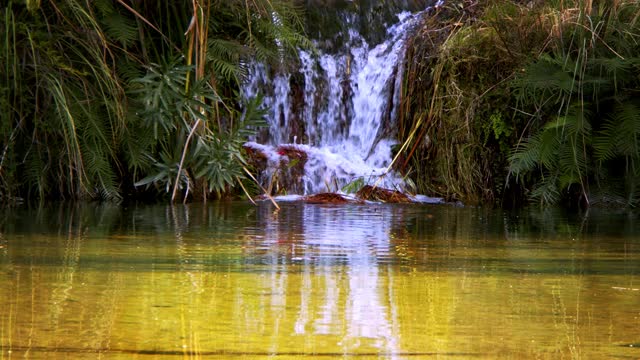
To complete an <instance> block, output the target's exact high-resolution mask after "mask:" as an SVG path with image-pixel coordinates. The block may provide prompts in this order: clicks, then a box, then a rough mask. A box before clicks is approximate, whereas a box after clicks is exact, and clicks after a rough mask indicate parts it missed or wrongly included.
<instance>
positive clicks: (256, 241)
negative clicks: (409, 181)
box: [0, 202, 640, 360]
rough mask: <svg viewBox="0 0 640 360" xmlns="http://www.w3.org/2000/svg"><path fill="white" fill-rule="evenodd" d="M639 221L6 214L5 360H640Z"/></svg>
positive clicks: (608, 216)
mask: <svg viewBox="0 0 640 360" xmlns="http://www.w3.org/2000/svg"><path fill="white" fill-rule="evenodd" d="M636 220H637V216H636V215H635V214H634V213H630V212H619V211H604V210H599V211H595V210H591V211H590V212H589V213H587V214H581V215H575V214H566V213H564V212H561V211H558V210H547V211H542V210H533V211H521V212H518V213H506V212H502V211H496V210H486V209H474V208H458V207H454V206H449V205H389V204H368V205H340V206H335V205H332V206H328V205H314V204H304V203H296V202H290V203H281V209H280V210H275V208H274V207H273V205H271V204H270V203H266V202H265V203H260V204H258V206H253V205H251V204H247V203H243V202H230V203H223V202H219V203H210V204H204V205H203V204H191V205H177V206H165V205H162V206H157V205H154V206H128V207H124V206H123V207H120V206H110V205H91V204H84V205H56V206H50V207H44V208H39V209H29V210H27V209H13V210H6V209H5V210H2V216H1V220H0V292H1V294H2V295H1V296H0V339H1V341H0V359H2V360H4V359H25V358H26V359H97V358H100V359H171V358H175V359H178V358H180V359H186V358H188V359H200V358H202V359H318V358H319V359H346V358H355V359H436V358H438V359H449V358H451V359H478V358H480V359H496V358H500V359H610V358H620V359H636V358H640V331H639V329H640V225H639V223H638V222H637V221H636Z"/></svg>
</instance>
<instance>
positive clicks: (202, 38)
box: [0, 0, 306, 201]
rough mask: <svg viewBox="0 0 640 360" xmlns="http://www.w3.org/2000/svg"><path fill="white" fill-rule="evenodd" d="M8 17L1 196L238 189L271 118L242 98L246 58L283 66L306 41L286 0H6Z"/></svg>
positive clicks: (0, 92)
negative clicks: (251, 142) (249, 141)
mask: <svg viewBox="0 0 640 360" xmlns="http://www.w3.org/2000/svg"><path fill="white" fill-rule="evenodd" d="M1 16H2V18H3V21H2V24H3V25H2V29H0V35H1V36H0V39H1V40H0V44H1V46H0V64H2V67H3V69H2V71H1V72H0V116H1V118H0V144H1V149H0V151H1V152H0V199H2V200H3V201H13V200H16V199H25V198H26V199H32V198H40V199H43V198H74V199H83V198H84V199H86V198H98V199H107V200H118V199H121V198H123V197H126V196H129V195H130V194H132V193H134V192H137V194H136V195H138V196H139V195H140V189H144V188H145V187H148V188H152V189H157V190H158V191H150V192H149V194H152V195H154V196H155V195H157V194H158V193H160V194H162V193H166V194H169V195H170V196H171V199H172V200H174V199H176V198H181V197H184V198H186V197H187V195H189V194H191V195H193V196H195V197H203V198H207V197H211V196H220V195H221V194H223V193H225V192H228V190H229V189H230V188H231V187H232V186H233V185H234V184H238V183H239V182H241V181H243V179H244V177H245V174H246V171H245V170H246V168H245V162H244V159H243V157H242V153H241V145H242V143H243V142H244V141H245V139H246V137H247V136H248V134H250V132H251V131H252V130H251V129H254V128H255V127H256V126H259V125H260V123H261V121H262V120H261V114H260V112H259V111H258V107H257V105H258V104H259V99H255V100H252V101H250V103H249V104H241V101H240V98H239V96H238V95H237V90H238V86H239V84H240V82H241V81H242V80H243V76H244V75H245V72H246V64H247V61H246V59H249V58H251V59H258V60H261V61H266V62H277V63H280V64H285V63H286V62H287V61H288V59H289V58H291V55H292V54H295V52H294V51H292V50H295V49H297V48H299V47H301V46H304V45H305V44H304V43H305V41H306V38H304V37H303V36H302V35H301V33H302V22H301V17H300V9H299V8H298V7H296V6H295V5H294V4H293V3H292V2H291V1H279V0H256V1H251V2H244V1H215V0H203V1H195V2H192V1H171V2H164V1H161V2H156V1H144V0H139V1H133V2H128V1H123V0H117V1H111V0H99V1H88V2H87V1H78V0H51V1H26V2H24V1H9V2H8V3H7V4H6V5H4V6H3V8H2V14H1ZM276 39H278V40H277V42H276ZM134 184H135V185H137V190H136V188H134Z"/></svg>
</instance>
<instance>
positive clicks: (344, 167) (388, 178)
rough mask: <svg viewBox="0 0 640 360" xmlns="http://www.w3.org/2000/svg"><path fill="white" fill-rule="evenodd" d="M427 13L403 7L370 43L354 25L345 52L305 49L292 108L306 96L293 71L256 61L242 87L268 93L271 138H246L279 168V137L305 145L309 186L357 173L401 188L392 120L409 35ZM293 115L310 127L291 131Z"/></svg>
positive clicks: (332, 187) (333, 185)
mask: <svg viewBox="0 0 640 360" xmlns="http://www.w3.org/2000/svg"><path fill="white" fill-rule="evenodd" d="M421 15H422V13H417V14H410V13H401V14H399V15H398V20H399V21H398V22H397V23H396V24H394V25H392V26H390V27H389V28H388V30H387V39H386V41H384V42H382V43H380V44H378V45H377V46H370V45H369V44H367V42H366V41H365V40H364V38H363V37H362V36H361V35H360V34H359V33H358V32H357V31H355V30H353V29H351V30H350V31H349V40H348V41H347V46H346V48H345V50H343V51H341V52H337V53H319V54H316V55H312V54H311V53H309V52H305V51H301V52H300V54H299V55H300V68H299V69H298V70H297V72H298V74H299V76H298V78H303V79H304V86H303V87H301V88H302V90H303V94H302V100H303V108H302V109H299V108H298V109H294V108H293V106H294V104H297V103H299V102H300V101H298V102H296V101H295V99H294V94H292V87H291V85H290V84H291V78H292V75H291V74H282V73H276V74H275V75H273V74H268V69H267V68H266V67H265V66H264V65H262V64H254V66H253V71H252V74H251V78H250V81H248V83H247V85H246V86H245V88H244V89H243V91H244V94H245V96H246V97H251V96H255V95H256V94H257V93H258V92H259V91H260V92H262V93H264V94H265V96H264V105H265V107H266V109H268V115H267V121H268V123H269V129H268V140H267V142H266V144H263V145H260V144H257V143H256V142H250V143H248V144H247V146H248V147H252V148H254V149H256V150H258V151H260V152H261V153H264V154H267V158H268V159H269V163H270V165H271V166H272V167H273V168H274V169H275V168H277V167H278V166H279V165H280V161H281V160H282V159H281V157H282V156H286V155H283V154H282V153H278V151H277V148H278V146H279V145H281V144H289V145H287V146H288V147H289V148H291V147H295V148H296V149H298V150H300V151H303V152H304V153H306V154H307V159H306V163H305V174H304V176H303V179H302V182H303V192H304V193H305V194H312V193H319V192H325V191H339V190H340V189H341V188H342V187H343V186H345V185H346V184H348V183H350V182H353V181H356V180H358V179H362V180H364V183H365V184H371V185H373V184H376V185H377V186H380V187H385V188H390V189H400V190H402V189H403V187H404V182H403V180H402V178H401V177H400V176H398V174H396V173H394V172H393V171H389V169H388V167H389V166H390V164H391V161H392V158H391V153H392V151H391V149H392V146H393V145H395V141H394V139H393V135H394V134H393V126H394V124H392V123H389V122H390V121H392V120H393V116H394V114H395V107H396V106H397V102H398V99H399V96H398V94H399V90H400V89H399V87H400V85H401V81H400V78H399V75H401V73H402V70H401V62H402V59H403V57H404V45H405V41H406V39H407V36H408V34H409V33H410V30H411V29H412V28H413V27H414V26H415V25H416V24H417V23H418V21H419V19H420V17H421ZM298 96H299V95H298ZM299 98H300V97H298V99H299ZM294 114H296V115H297V117H296V115H294ZM294 118H299V119H300V120H301V123H302V124H303V125H302V126H303V127H304V132H298V134H300V135H299V136H296V135H295V134H294V132H292V128H291V125H292V121H293V119H294ZM300 137H301V138H300ZM273 171H275V170H273V169H272V170H271V171H267V172H266V175H267V176H271V174H273Z"/></svg>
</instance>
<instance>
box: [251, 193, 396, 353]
mask: <svg viewBox="0 0 640 360" xmlns="http://www.w3.org/2000/svg"><path fill="white" fill-rule="evenodd" d="M397 211H402V208H398V207H391V206H381V207H376V208H371V209H370V210H364V212H363V208H362V207H349V206H342V207H324V206H314V205H304V206H302V207H286V208H284V209H283V212H282V213H279V214H278V215H277V216H278V217H279V218H278V219H277V221H272V220H273V219H269V220H267V222H266V224H265V225H267V226H268V227H269V229H267V230H266V231H265V232H264V238H262V239H261V242H262V244H263V246H264V247H263V249H264V250H265V251H266V252H267V253H266V254H265V255H266V256H265V257H264V258H263V259H264V261H267V262H269V263H270V265H271V266H272V267H274V270H275V269H277V268H280V267H281V266H283V265H284V264H290V265H289V266H296V265H301V270H302V273H301V274H299V275H295V276H301V279H299V280H298V279H296V280H295V281H296V283H298V281H299V284H300V286H299V288H296V289H295V291H298V292H299V303H296V304H287V306H288V307H289V308H291V307H292V306H296V307H297V311H296V313H297V316H296V319H295V322H294V324H293V325H292V326H293V329H278V331H287V332H291V331H292V332H294V333H295V334H297V335H301V336H315V335H325V336H334V337H335V338H338V339H341V343H340V344H338V345H339V346H341V347H342V348H343V349H344V352H345V353H350V352H354V351H358V350H363V349H365V350H366V349H369V351H376V352H377V353H384V354H398V353H402V351H401V349H399V339H398V338H397V337H398V336H399V334H398V332H397V329H398V326H399V325H398V324H397V322H398V319H396V317H395V314H396V313H397V312H396V310H395V309H394V306H395V301H396V299H394V298H393V294H392V293H391V290H390V289H391V288H393V284H391V283H390V282H391V281H392V278H391V277H390V276H387V275H388V274H387V270H386V269H387V267H389V266H391V264H390V263H389V260H390V259H391V258H392V257H393V254H392V253H393V249H392V244H390V232H391V230H392V229H391V227H392V224H393V223H394V219H397V215H398V214H397ZM289 224H301V225H300V226H302V227H303V228H296V229H293V230H292V229H291V227H290V226H289ZM292 234H293V235H294V237H293V238H292ZM283 241H284V243H283ZM291 276H292V275H291V273H290V272H289V273H282V272H279V271H274V272H273V273H272V275H271V276H270V277H268V278H265V281H266V282H267V283H268V284H267V283H265V284H262V285H257V286H258V287H265V288H270V289H271V291H272V292H273V293H274V294H280V293H283V292H284V291H285V289H286V288H287V285H286V283H287V282H293V281H294V280H291V279H290V277H291ZM289 291H291V290H289ZM292 297H294V298H295V296H291V295H289V298H292ZM278 298H279V297H278V296H275V295H274V296H273V298H272V302H273V301H275V302H276V303H277V304H275V305H274V304H272V311H276V312H280V311H282V310H283V308H282V307H279V306H281V305H282V304H281V303H280V302H279V301H278ZM283 314H284V313H283ZM283 316H284V315H283Z"/></svg>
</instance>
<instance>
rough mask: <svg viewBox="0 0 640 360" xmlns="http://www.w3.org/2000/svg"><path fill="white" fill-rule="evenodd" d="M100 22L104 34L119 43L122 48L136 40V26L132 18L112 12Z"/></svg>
mask: <svg viewBox="0 0 640 360" xmlns="http://www.w3.org/2000/svg"><path fill="white" fill-rule="evenodd" d="M102 22H103V24H104V28H105V33H106V35H107V36H108V37H110V38H112V39H114V40H115V41H116V42H118V43H120V45H121V46H122V47H123V48H128V47H129V46H131V45H132V44H133V43H134V42H135V41H137V40H138V27H137V24H136V22H135V21H134V20H132V19H129V18H127V17H125V16H124V15H122V14H120V13H118V12H113V13H112V14H110V15H109V16H107V17H105V18H104V19H103V20H102Z"/></svg>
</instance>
